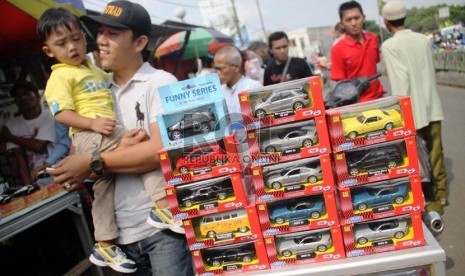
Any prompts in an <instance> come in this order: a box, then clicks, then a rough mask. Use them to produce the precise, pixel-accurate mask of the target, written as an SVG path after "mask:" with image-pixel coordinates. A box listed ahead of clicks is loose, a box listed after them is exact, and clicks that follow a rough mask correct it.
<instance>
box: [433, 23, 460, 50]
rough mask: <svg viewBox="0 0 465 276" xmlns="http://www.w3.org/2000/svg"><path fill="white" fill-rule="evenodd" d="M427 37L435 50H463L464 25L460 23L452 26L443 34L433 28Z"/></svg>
mask: <svg viewBox="0 0 465 276" xmlns="http://www.w3.org/2000/svg"><path fill="white" fill-rule="evenodd" d="M449 29H450V28H449ZM428 38H429V41H430V43H431V46H432V47H433V50H434V51H435V52H441V51H454V50H458V51H463V50H465V27H464V26H463V24H462V23H459V24H457V25H455V26H453V27H452V29H451V30H448V31H446V32H445V33H444V34H443V33H442V32H441V31H440V30H434V31H433V32H432V33H431V34H430V35H429V36H428Z"/></svg>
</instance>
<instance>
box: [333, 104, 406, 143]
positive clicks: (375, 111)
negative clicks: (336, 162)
mask: <svg viewBox="0 0 465 276" xmlns="http://www.w3.org/2000/svg"><path fill="white" fill-rule="evenodd" d="M326 116H327V123H328V129H329V136H330V139H331V146H332V148H333V151H336V152H338V151H344V150H348V149H352V148H358V147H362V146H367V145H371V144H377V143H381V142H386V141H391V140H395V139H399V138H404V137H408V136H413V135H415V125H414V121H413V115H412V105H411V103H410V98H409V97H400V96H391V97H386V98H382V99H379V100H373V101H369V102H363V103H357V104H353V105H347V106H343V107H338V108H334V109H329V110H327V111H326Z"/></svg>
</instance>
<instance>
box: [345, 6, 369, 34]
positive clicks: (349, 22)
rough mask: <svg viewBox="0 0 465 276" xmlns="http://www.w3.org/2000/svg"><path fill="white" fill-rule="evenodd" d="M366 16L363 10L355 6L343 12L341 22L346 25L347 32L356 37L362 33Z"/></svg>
mask: <svg viewBox="0 0 465 276" xmlns="http://www.w3.org/2000/svg"><path fill="white" fill-rule="evenodd" d="M364 23H365V16H364V15H363V14H362V12H361V11H360V10H359V9H357V8H353V9H350V10H346V11H345V12H343V13H342V19H341V24H342V25H343V26H344V29H345V30H346V33H347V34H348V35H349V36H351V37H356V36H359V35H360V34H362V31H363V24H364Z"/></svg>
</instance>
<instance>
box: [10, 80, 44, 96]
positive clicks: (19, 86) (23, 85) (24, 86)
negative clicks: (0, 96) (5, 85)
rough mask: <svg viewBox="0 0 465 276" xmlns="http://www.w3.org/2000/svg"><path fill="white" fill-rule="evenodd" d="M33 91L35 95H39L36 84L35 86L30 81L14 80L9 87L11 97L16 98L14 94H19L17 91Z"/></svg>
mask: <svg viewBox="0 0 465 276" xmlns="http://www.w3.org/2000/svg"><path fill="white" fill-rule="evenodd" d="M26 91H27V92H34V94H36V96H37V97H40V95H39V89H38V88H37V86H35V85H34V84H33V83H32V82H29V81H18V82H16V83H15V84H14V85H13V87H11V89H10V95H11V96H12V97H13V98H16V96H17V95H18V94H19V93H22V92H26Z"/></svg>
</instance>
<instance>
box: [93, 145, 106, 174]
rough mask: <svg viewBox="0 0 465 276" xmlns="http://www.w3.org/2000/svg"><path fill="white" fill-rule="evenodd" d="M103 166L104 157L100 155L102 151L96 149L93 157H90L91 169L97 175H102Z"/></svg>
mask: <svg viewBox="0 0 465 276" xmlns="http://www.w3.org/2000/svg"><path fill="white" fill-rule="evenodd" d="M103 167H104V165H103V159H102V156H101V155H100V152H98V151H96V152H94V153H92V157H91V158H90V169H91V170H92V171H93V172H94V173H95V174H96V175H102V174H103Z"/></svg>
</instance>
